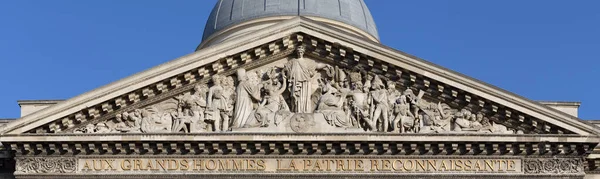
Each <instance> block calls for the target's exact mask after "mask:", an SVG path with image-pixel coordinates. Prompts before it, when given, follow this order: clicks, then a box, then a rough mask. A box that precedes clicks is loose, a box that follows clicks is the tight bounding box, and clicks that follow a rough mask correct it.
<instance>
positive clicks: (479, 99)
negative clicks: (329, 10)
mask: <svg viewBox="0 0 600 179" xmlns="http://www.w3.org/2000/svg"><path fill="white" fill-rule="evenodd" d="M300 46H301V47H303V48H304V49H305V51H306V53H305V55H304V57H301V56H299V55H298V54H297V49H298V47H300ZM294 60H305V61H302V62H300V63H298V64H300V65H299V67H292V66H293V64H292V63H294V62H292V61H294ZM286 68H287V69H286ZM304 68H309V69H304ZM240 69H246V74H252V75H251V76H254V75H255V74H256V75H255V76H256V77H258V76H261V77H258V78H259V79H254V80H255V81H253V82H252V81H250V82H247V81H245V82H246V83H250V84H251V85H248V86H246V87H245V88H244V87H243V86H241V85H240V83H241V82H242V81H243V80H242V79H238V74H236V72H238V71H239V70H240ZM294 70H299V71H296V72H297V73H298V74H296V75H293V74H291V73H294V72H290V71H294ZM257 72H259V73H257ZM303 73H306V74H309V73H314V74H311V75H308V76H303V75H304V74H303ZM315 74H317V75H315ZM215 75H219V76H221V77H222V78H219V79H221V80H220V81H222V82H225V84H224V85H221V86H220V87H219V88H216V89H212V87H214V86H215V85H214V83H213V82H212V80H211V78H212V77H214V76H215ZM315 76H316V77H315ZM303 77H307V78H311V79H310V80H313V81H311V82H309V83H310V84H306V83H304V81H302V80H303V79H301V78H303ZM371 77H372V78H373V79H371ZM274 78H276V80H274V81H277V82H274V83H281V84H280V85H277V84H272V83H270V85H272V87H273V89H274V91H277V90H279V89H282V90H283V91H281V92H282V94H281V95H279V96H281V98H279V97H278V96H277V100H281V101H283V102H281V103H280V104H279V105H275V107H272V106H268V105H269V104H270V103H272V102H271V101H269V100H266V99H265V98H264V96H267V95H266V94H265V92H264V91H265V90H264V89H263V88H258V87H259V86H258V85H257V84H260V83H263V82H265V81H269V80H273V79H274ZM284 78H285V79H286V80H287V81H283V79H284ZM313 78H314V79H316V78H320V79H316V80H314V79H313ZM375 78H377V79H379V80H381V84H383V86H381V87H383V88H388V87H390V84H395V86H396V87H395V90H396V93H393V92H392V91H391V90H390V91H388V90H386V89H382V90H380V91H378V90H379V89H377V88H375V87H373V86H377V85H376V84H380V83H379V81H377V80H374V79H375ZM294 80H295V82H294V83H292V82H291V81H294ZM355 83H360V85H362V86H365V85H367V83H369V84H370V86H371V88H362V89H361V88H357V87H356V86H355V85H356V84H355ZM374 84H375V85H374ZM227 85H230V86H227ZM303 85H304V86H303ZM284 86H286V87H285V89H283V88H282V87H284ZM236 88H237V89H236ZM291 88H294V89H293V90H295V91H292V89H291ZM303 88H304V89H306V88H311V89H314V90H309V91H310V92H309V93H310V94H309V95H305V94H302V93H306V92H305V91H303ZM325 88H327V89H328V90H329V91H332V90H334V91H335V92H327V90H324V89H325ZM260 89H262V90H260ZM408 89H410V91H412V92H413V93H412V94H410V93H409V92H408ZM240 90H246V91H245V92H246V93H248V94H245V95H248V96H246V97H247V98H248V99H250V101H249V103H244V105H243V106H245V107H247V108H248V109H247V110H248V113H251V114H239V113H240V112H236V111H239V109H236V108H239V107H236V105H239V104H241V103H242V102H241V101H239V97H238V95H240V94H237V92H236V93H235V94H233V95H231V94H230V93H232V91H233V92H235V91H240ZM199 91H202V93H199ZM211 91H212V92H211ZM260 91H262V95H261V94H260V93H261V92H260ZM223 92H226V94H230V96H228V97H231V98H229V99H230V101H229V102H227V104H222V106H223V107H222V109H221V108H219V107H214V108H213V109H210V110H216V111H217V112H213V113H208V112H206V111H209V109H208V107H206V106H207V104H206V102H205V103H204V104H198V103H199V102H198V101H202V100H204V101H207V99H208V98H210V97H208V94H209V93H211V94H215V93H216V94H218V95H223V94H221V93H223ZM253 92H255V93H253ZM291 93H298V94H297V95H295V96H296V97H291V96H294V94H291ZM313 94H317V95H313ZM342 94H343V95H345V96H346V98H345V99H344V98H342V97H339V96H340V95H342ZM361 94H364V95H365V99H368V100H369V101H368V102H365V103H364V104H365V106H357V105H355V103H356V99H354V95H356V96H360V95H361ZM252 95H258V97H256V96H252ZM302 95H305V96H306V97H307V98H306V99H301V97H297V96H302ZM325 95H329V98H327V97H323V96H325ZM381 95H384V96H385V97H387V99H388V102H389V103H388V104H385V105H384V104H381V105H379V104H378V102H377V100H376V99H375V98H377V97H381ZM198 96H206V98H203V97H200V98H202V99H196V98H198ZM224 96H227V95H224ZM261 96H262V97H261ZM390 96H395V97H393V98H392V97H390ZM400 96H402V99H403V101H402V100H399V99H400V98H401V97H400ZM253 98H263V99H253ZM357 98H358V97H357ZM211 99H212V98H211ZM234 99H235V100H234ZM269 99H270V100H272V99H273V98H269ZM390 99H394V100H390ZM409 99H411V100H409ZM344 100H351V102H350V101H344ZM328 101H330V102H328ZM400 101H402V102H400ZM192 103H194V104H192ZM303 103H305V104H309V106H308V107H306V108H307V109H304V107H302V105H301V104H303ZM333 103H339V104H333ZM219 104H220V103H219ZM195 105H198V106H195ZM210 105H212V104H210ZM353 105H354V106H353ZM182 106H185V107H182ZM284 106H285V107H284ZM261 107H262V108H261ZM286 107H287V110H284V109H285V108H286ZM192 108H194V109H195V108H202V112H201V113H202V114H201V116H202V117H199V116H198V112H197V111H194V109H192ZM259 108H260V109H265V111H263V113H258V112H257V111H258V110H259ZM359 108H360V109H359ZM219 110H221V112H218V111H219ZM381 111H386V112H381ZM136 113H138V114H136ZM242 113H243V112H242ZM314 113H319V116H317V115H312V114H314ZM401 113H402V114H401ZM408 113H410V114H408ZM262 114H264V115H272V116H273V117H271V118H272V120H270V119H269V117H266V118H265V119H268V120H267V122H266V123H268V124H277V122H281V121H283V123H285V126H284V127H282V128H277V127H276V126H278V125H275V126H273V125H270V126H269V125H268V124H267V125H266V126H265V125H264V124H259V125H258V126H253V127H254V128H255V129H240V131H244V130H246V131H250V132H322V133H327V132H346V133H347V132H368V131H377V130H380V128H382V127H381V126H382V125H381V124H380V123H382V122H381V121H383V117H381V116H383V115H385V116H388V119H387V120H388V122H387V123H388V124H390V125H394V126H406V129H402V131H403V132H413V133H414V132H421V133H428V132H430V133H468V134H471V133H473V134H479V133H497V134H577V135H582V136H596V135H598V133H597V129H596V128H595V127H593V126H591V125H589V124H588V123H586V122H584V121H581V120H580V119H578V118H575V117H572V116H570V115H568V114H565V113H562V112H560V111H557V110H554V109H551V108H549V107H546V106H544V105H542V104H539V103H537V102H533V101H530V100H527V99H525V98H523V97H520V96H518V95H515V94H513V93H510V92H507V91H504V90H502V89H499V88H497V87H494V86H491V85H489V84H486V83H483V82H481V81H478V80H476V79H473V78H469V77H467V76H464V75H462V74H459V73H457V72H453V71H451V70H448V69H445V68H443V67H440V66H437V65H435V64H431V63H429V62H427V61H425V60H421V59H419V58H416V57H414V56H411V55H408V54H406V53H403V52H400V51H396V50H394V49H391V48H389V47H386V46H383V45H381V44H379V43H376V42H373V41H370V40H368V39H362V38H360V37H358V36H354V35H352V34H347V33H343V32H339V31H336V30H335V29H334V28H331V27H328V26H326V25H323V24H320V23H318V22H314V21H312V20H309V19H306V18H294V19H291V20H287V21H284V22H281V23H279V24H277V25H274V26H271V27H268V28H266V29H263V30H260V31H258V32H256V33H253V34H249V35H245V36H243V37H239V38H237V39H234V40H229V41H226V42H223V43H221V44H217V45H215V46H211V47H207V48H205V49H202V50H199V51H197V52H195V53H193V54H189V55H186V56H184V57H181V58H178V59H175V60H173V61H170V62H168V63H165V64H163V65H160V66H157V67H154V68H152V69H149V70H147V71H144V72H141V73H138V74H135V75H133V76H131V77H128V78H125V79H123V80H119V81H117V82H114V83H111V84H109V85H106V86H104V87H101V88H98V89H96V90H93V91H90V92H87V93H85V94H82V95H80V96H77V97H74V98H72V99H69V100H67V101H65V102H62V103H60V104H57V105H54V106H52V107H49V108H46V109H43V110H41V111H38V112H36V113H33V114H31V115H28V116H25V117H23V118H21V119H18V120H17V121H15V122H13V123H10V124H8V125H7V126H6V127H5V128H4V129H3V130H2V134H5V135H7V134H14V135H16V134H25V133H43V134H53V133H86V132H87V131H90V130H91V131H94V132H97V131H104V132H108V133H118V132H138V133H143V132H150V133H152V132H157V133H160V132H173V130H174V129H176V128H177V130H176V131H177V132H184V131H187V132H189V131H190V130H192V127H191V126H190V124H189V122H187V123H186V122H181V121H177V120H176V118H180V116H189V117H190V118H192V116H193V117H195V118H198V119H195V120H208V121H205V123H206V122H209V121H214V120H212V118H215V116H218V115H228V116H229V117H230V118H231V119H229V120H230V121H238V119H237V118H238V117H236V116H237V115H246V116H249V115H252V116H253V117H254V118H257V117H256V116H259V117H258V118H260V116H261V115H262ZM212 115H215V116H212ZM124 116H127V117H124ZM132 116H133V117H132ZM135 116H140V117H142V118H143V116H146V117H148V116H149V117H148V118H156V120H157V121H160V120H164V121H168V122H166V123H164V124H163V123H161V122H158V123H157V124H152V126H154V127H156V126H158V127H157V129H156V130H150V129H140V127H139V125H142V124H141V123H142V121H143V120H140V122H135V121H136V120H135V119H133V118H135ZM161 116H166V117H165V118H162V117H161ZM315 116H316V117H315ZM375 116H379V117H375ZM211 117H212V118H211ZM124 118H127V119H124ZM374 118H377V119H374ZM380 118H381V119H380ZM128 119H131V120H130V122H131V123H129V124H125V123H124V122H123V123H121V121H127V120H128ZM181 120H184V119H181ZM185 120H189V119H185ZM254 120H256V119H254ZM397 120H404V121H405V123H399V122H398V121H397ZM174 121H177V122H179V123H181V124H182V125H184V126H178V125H174V124H173V123H177V122H174ZM258 121H259V122H258V123H264V122H263V121H264V120H258ZM307 121H308V122H307ZM314 121H316V122H314ZM378 121H380V122H378ZM406 121H410V122H406ZM209 123H210V122H209ZM230 123H232V124H233V125H234V127H240V128H246V127H244V126H243V125H244V124H245V123H244V124H241V123H239V124H237V126H236V124H235V122H230ZM373 123H374V124H373ZM378 123H379V124H378ZM403 124H405V125H403ZM118 125H121V126H120V127H121V128H122V130H114V128H116V127H118ZM161 125H164V126H161ZM204 125H206V124H204ZM209 125H210V124H209ZM321 125H327V127H321V128H319V127H320V126H321ZM133 126H137V127H135V129H132V127H133ZM307 126H308V128H309V129H306V128H307ZM314 126H317V127H314ZM181 127H183V128H186V129H187V130H180V129H182V128H181ZM221 127H222V125H221ZM99 128H100V129H99ZM107 128H108V129H107ZM111 128H112V129H111ZM159 128H160V129H159ZM200 128H202V129H201V130H202V132H212V131H213V130H215V129H212V128H211V127H208V129H207V127H206V126H203V127H200ZM312 128H319V129H318V130H319V131H311V130H313V129H312ZM417 128H418V129H417ZM162 129H164V131H161V130H162ZM208 130H210V131H208ZM315 130H316V129H315ZM404 130H406V131H404ZM235 131H236V130H235V129H234V131H233V132H235ZM386 132H391V133H393V132H396V133H400V130H399V131H394V130H392V129H391V128H389V129H388V131H386Z"/></svg>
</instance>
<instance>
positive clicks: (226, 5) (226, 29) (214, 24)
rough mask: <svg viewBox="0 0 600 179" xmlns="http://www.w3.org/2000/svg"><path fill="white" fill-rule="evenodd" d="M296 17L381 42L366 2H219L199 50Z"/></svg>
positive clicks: (316, 0) (258, 0) (319, 0)
mask: <svg viewBox="0 0 600 179" xmlns="http://www.w3.org/2000/svg"><path fill="white" fill-rule="evenodd" d="M296 16H304V17H307V18H310V19H312V20H316V21H319V22H324V23H326V24H328V25H331V26H333V27H336V28H338V29H341V30H344V31H346V32H350V33H354V34H357V35H361V36H364V37H366V38H369V39H372V40H374V41H377V42H378V41H379V35H378V33H377V27H376V26H375V22H374V21H373V17H372V16H371V12H370V11H369V9H368V8H367V5H365V2H364V1H363V0H219V1H218V2H217V4H216V5H215V7H214V8H213V10H212V12H211V14H210V16H209V18H208V20H207V22H206V27H205V29H204V35H203V37H202V44H201V45H200V46H199V47H198V48H202V47H203V46H209V45H210V44H214V43H218V42H222V41H225V40H227V39H228V38H232V37H235V36H237V35H241V34H244V33H247V32H250V31H253V30H258V29H261V28H264V27H267V26H269V25H273V24H274V23H276V22H280V21H282V20H286V19H290V18H293V17H296Z"/></svg>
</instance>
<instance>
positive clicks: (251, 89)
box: [232, 69, 261, 128]
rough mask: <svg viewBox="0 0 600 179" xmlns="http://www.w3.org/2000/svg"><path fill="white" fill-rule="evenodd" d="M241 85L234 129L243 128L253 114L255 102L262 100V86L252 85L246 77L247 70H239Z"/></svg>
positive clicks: (237, 96)
mask: <svg viewBox="0 0 600 179" xmlns="http://www.w3.org/2000/svg"><path fill="white" fill-rule="evenodd" d="M237 77H238V80H239V84H238V86H237V89H236V100H235V108H234V115H233V116H234V118H233V121H234V122H233V126H232V128H242V127H244V125H245V124H246V122H247V121H248V118H249V117H250V116H251V115H252V113H253V105H254V102H253V101H258V100H260V99H261V98H260V86H257V83H254V84H253V83H252V82H251V81H250V79H249V78H248V76H247V75H246V70H244V69H239V70H237Z"/></svg>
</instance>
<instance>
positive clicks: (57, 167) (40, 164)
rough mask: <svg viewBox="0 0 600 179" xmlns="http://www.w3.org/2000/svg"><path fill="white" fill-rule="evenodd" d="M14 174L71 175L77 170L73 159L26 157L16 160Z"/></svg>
mask: <svg viewBox="0 0 600 179" xmlns="http://www.w3.org/2000/svg"><path fill="white" fill-rule="evenodd" d="M17 161H18V162H16V163H17V166H16V171H15V173H17V174H19V173H72V172H75V171H76V170H77V161H76V160H75V158H65V157H43V158H42V157H27V158H17Z"/></svg>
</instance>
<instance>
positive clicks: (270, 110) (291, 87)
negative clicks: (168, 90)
mask: <svg viewBox="0 0 600 179" xmlns="http://www.w3.org/2000/svg"><path fill="white" fill-rule="evenodd" d="M304 53H305V49H304V47H303V46H299V47H298V49H297V58H293V59H290V60H288V61H283V62H281V63H278V64H274V65H270V66H266V67H258V68H256V69H244V68H240V69H237V73H236V74H235V75H231V76H221V75H213V76H211V80H210V81H209V82H208V83H198V84H196V86H195V87H194V89H193V90H192V91H189V92H187V93H184V94H180V95H179V96H176V97H173V98H171V99H168V100H165V101H162V102H159V103H157V104H154V105H151V106H147V107H144V108H140V109H135V110H133V111H127V112H123V113H121V114H117V115H115V117H114V118H113V119H111V120H108V121H102V122H100V123H97V124H89V125H87V126H85V127H81V128H79V129H77V130H75V132H77V133H111V132H113V133H115V132H126V133H171V132H173V133H180V132H183V133H197V132H229V131H231V132H238V131H254V132H307V131H310V132H348V131H352V132H382V133H514V131H513V130H511V129H508V128H507V127H506V126H503V125H500V124H496V123H494V122H490V120H489V118H488V116H487V115H486V114H485V113H484V112H482V111H476V110H473V109H472V108H470V107H469V108H467V107H464V108H462V109H460V108H459V106H457V105H456V104H453V106H451V105H450V104H447V103H445V102H443V101H439V100H437V99H431V98H429V97H427V96H425V92H424V91H419V92H418V94H417V95H415V92H413V90H412V88H408V87H405V86H401V85H398V86H397V84H399V83H397V82H396V81H394V80H393V79H392V78H393V77H386V76H380V75H378V74H374V73H371V72H367V70H361V69H362V67H359V68H356V69H344V68H340V67H339V66H332V65H330V64H325V63H321V62H317V61H314V60H312V59H307V58H304ZM402 88H403V89H402ZM290 129H291V130H290Z"/></svg>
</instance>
